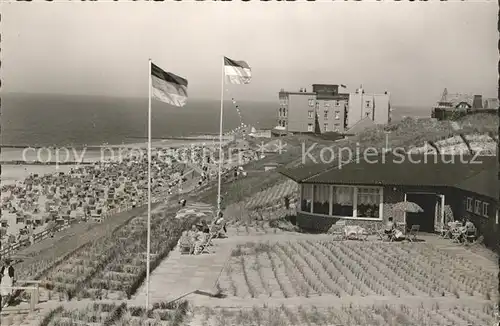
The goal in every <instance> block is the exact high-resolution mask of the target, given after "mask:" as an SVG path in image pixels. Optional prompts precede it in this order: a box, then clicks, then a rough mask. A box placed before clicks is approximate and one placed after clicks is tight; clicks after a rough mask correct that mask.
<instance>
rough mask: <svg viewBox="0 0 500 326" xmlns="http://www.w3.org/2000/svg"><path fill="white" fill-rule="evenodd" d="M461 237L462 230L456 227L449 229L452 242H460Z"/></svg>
mask: <svg viewBox="0 0 500 326" xmlns="http://www.w3.org/2000/svg"><path fill="white" fill-rule="evenodd" d="M461 238H462V231H460V229H458V228H454V229H452V230H451V239H452V241H453V242H457V243H460V242H461Z"/></svg>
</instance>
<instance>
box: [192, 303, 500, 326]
mask: <svg viewBox="0 0 500 326" xmlns="http://www.w3.org/2000/svg"><path fill="white" fill-rule="evenodd" d="M195 316H196V319H198V320H202V321H203V322H202V323H200V324H201V325H204V326H229V325H239V326H246V325H248V326H253V325H273V326H278V325H280V326H281V325H282V326H285V325H297V326H298V325H304V326H306V325H307V326H310V325H315V326H316V325H318V326H319V325H325V326H326V325H342V326H354V325H355V326H359V325H370V326H379V325H380V326H396V325H397V326H400V325H405V326H422V325H432V326H447V325H460V326H462V325H493V323H494V321H495V309H494V307H493V305H485V306H484V307H483V309H482V310H472V309H469V308H467V307H465V306H456V307H454V308H453V309H451V310H450V309H440V308H439V307H438V306H435V307H433V308H429V309H425V308H422V307H420V308H414V307H408V306H405V305H397V306H396V305H380V306H371V307H357V306H344V307H335V308H333V307H332V308H317V307H304V306H299V307H296V308H292V307H285V306H281V307H279V308H262V307H256V308H253V309H245V310H234V309H210V308H199V309H196V310H195ZM193 325H194V323H193Z"/></svg>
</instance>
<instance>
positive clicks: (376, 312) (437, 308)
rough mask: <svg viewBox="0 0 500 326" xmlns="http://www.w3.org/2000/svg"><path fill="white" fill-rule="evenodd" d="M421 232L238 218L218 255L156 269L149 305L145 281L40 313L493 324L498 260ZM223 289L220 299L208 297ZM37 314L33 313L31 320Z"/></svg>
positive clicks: (134, 319)
mask: <svg viewBox="0 0 500 326" xmlns="http://www.w3.org/2000/svg"><path fill="white" fill-rule="evenodd" d="M266 222H269V221H266ZM423 237H424V238H425V240H426V241H425V243H416V244H401V245H395V244H391V243H386V242H381V241H378V240H376V239H370V240H369V241H368V242H358V241H335V240H333V239H332V238H331V236H330V235H320V236H318V235H311V234H301V233H292V232H283V231H281V230H279V229H275V228H272V227H270V226H269V225H268V224H267V223H261V224H239V225H233V226H232V227H230V229H229V237H228V238H227V239H217V240H214V248H213V253H211V254H205V255H201V256H181V255H180V254H179V253H178V251H177V250H175V251H173V252H171V254H170V255H169V257H168V258H166V259H165V260H164V261H163V262H162V263H161V264H160V265H159V266H158V267H157V268H156V269H155V271H154V272H153V273H152V274H151V290H152V293H151V294H152V295H151V303H152V306H153V308H152V309H151V311H150V312H149V313H146V312H145V311H143V310H141V309H142V308H140V307H142V306H143V302H144V288H143V287H140V288H139V289H138V291H137V294H136V295H134V296H133V297H132V298H131V299H130V300H110V299H105V300H98V301H94V302H91V301H89V300H79V301H75V300H73V301H70V302H58V301H51V302H46V303H42V304H40V305H39V306H40V309H41V310H40V311H39V312H38V314H37V315H38V316H42V317H45V319H46V320H47V321H48V323H46V324H44V325H51V326H55V325H63V324H65V323H67V322H70V321H71V322H73V323H75V322H78V321H80V322H83V323H89V322H93V323H95V324H94V325H106V324H109V319H110V318H112V317H111V316H112V315H113V313H114V312H115V311H117V310H123V313H120V314H116V315H115V316H116V317H115V318H116V319H115V323H121V324H122V325H123V324H127V325H142V324H143V323H144V322H145V321H146V320H150V322H151V323H155V324H157V325H171V322H172V320H173V319H172V318H173V316H174V315H175V314H176V312H175V311H177V310H176V309H178V307H180V305H183V304H184V303H182V301H183V300H187V302H188V303H186V304H185V306H184V309H185V310H184V311H183V312H177V314H178V316H177V317H175V318H176V319H175V320H176V325H184V326H188V325H189V326H191V325H192V326H194V325H199V324H200V322H201V321H202V320H204V323H203V324H204V325H220V326H222V325H231V324H234V323H237V324H242V325H246V324H247V323H248V322H249V320H254V319H255V318H259V319H260V320H261V323H266V324H271V322H278V321H281V323H287V324H289V325H309V324H315V323H319V321H322V323H323V324H334V323H338V324H342V325H360V324H369V325H414V326H420V325H424V324H432V325H439V326H441V325H442V326H444V325H448V324H456V325H467V324H473V325H490V324H492V323H493V322H494V320H495V315H494V313H495V311H494V308H493V303H494V302H495V300H496V299H497V297H496V294H495V293H496V292H495V289H496V288H495V287H496V284H495V282H494V280H495V278H494V276H495V273H497V272H498V269H497V267H496V266H495V262H494V261H493V260H492V258H491V257H488V256H487V255H486V254H485V253H484V252H483V250H481V249H480V248H476V249H475V251H471V250H464V249H463V247H458V246H456V245H454V244H450V243H449V242H448V241H445V240H443V239H440V238H438V237H436V236H433V235H428V236H426V235H424V236H423ZM457 249H458V250H457ZM215 292H219V293H218V294H219V295H218V297H217V298H215V297H211V296H210V295H207V294H210V293H211V294H213V293H215ZM175 299H179V302H178V303H170V301H171V300H175ZM120 307H121V308H120ZM176 307H177V308H176ZM333 307H335V308H333ZM396 316H397V317H396ZM42 317H38V320H41V319H43V318H42ZM9 318H10V319H9ZM30 319H34V314H29V315H25V318H24V319H23V320H24V321H26V320H30ZM396 319H397V320H396ZM4 322H7V323H8V324H9V325H21V323H22V321H21V320H18V319H14V318H13V317H12V315H10V316H2V323H4ZM25 323H26V322H25ZM249 325H250V324H249Z"/></svg>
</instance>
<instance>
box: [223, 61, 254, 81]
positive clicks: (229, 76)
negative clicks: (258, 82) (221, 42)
mask: <svg viewBox="0 0 500 326" xmlns="http://www.w3.org/2000/svg"><path fill="white" fill-rule="evenodd" d="M224 74H225V76H226V82H227V83H230V84H249V83H250V79H251V78H252V70H251V69H250V66H249V65H248V63H246V62H245V61H236V60H232V59H229V58H228V57H224Z"/></svg>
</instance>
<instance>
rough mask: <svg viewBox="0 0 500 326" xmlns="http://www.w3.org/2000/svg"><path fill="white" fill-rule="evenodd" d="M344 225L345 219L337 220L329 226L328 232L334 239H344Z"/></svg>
mask: <svg viewBox="0 0 500 326" xmlns="http://www.w3.org/2000/svg"><path fill="white" fill-rule="evenodd" d="M345 226H346V223H345V221H337V223H335V224H334V225H332V226H331V227H330V230H328V233H329V234H331V235H333V238H334V239H336V240H345V239H346V234H345Z"/></svg>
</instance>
